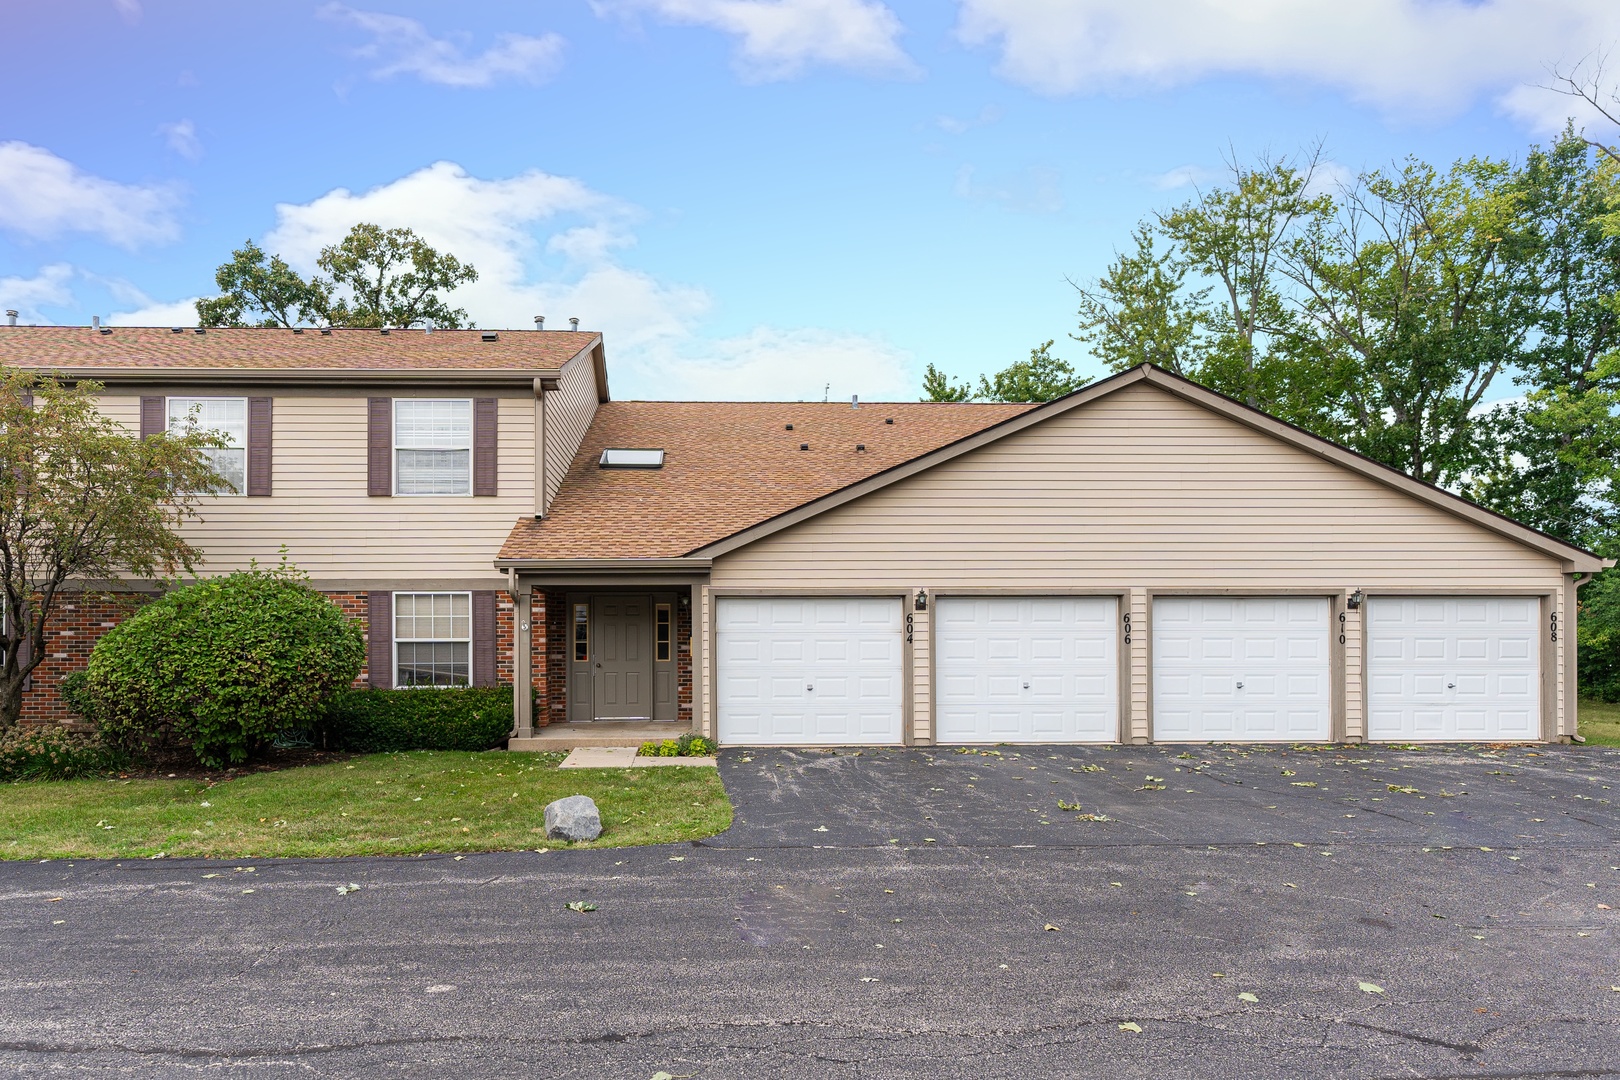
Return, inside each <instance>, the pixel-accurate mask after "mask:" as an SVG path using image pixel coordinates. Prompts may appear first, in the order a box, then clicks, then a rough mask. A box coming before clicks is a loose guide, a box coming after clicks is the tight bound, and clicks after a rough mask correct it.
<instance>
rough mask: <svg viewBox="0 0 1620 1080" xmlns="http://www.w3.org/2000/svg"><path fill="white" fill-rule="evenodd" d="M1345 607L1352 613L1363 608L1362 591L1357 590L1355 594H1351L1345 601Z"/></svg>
mask: <svg viewBox="0 0 1620 1080" xmlns="http://www.w3.org/2000/svg"><path fill="white" fill-rule="evenodd" d="M1344 606H1345V607H1347V608H1349V609H1350V610H1351V611H1354V610H1355V609H1356V608H1358V607H1360V606H1361V590H1360V589H1357V590H1356V591H1355V592H1353V593H1351V594H1350V595H1349V596H1348V597H1346V598H1345V601H1344Z"/></svg>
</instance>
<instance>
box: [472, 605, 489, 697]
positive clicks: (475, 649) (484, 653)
mask: <svg viewBox="0 0 1620 1080" xmlns="http://www.w3.org/2000/svg"><path fill="white" fill-rule="evenodd" d="M472 634H473V639H472V684H473V685H474V686H494V685H495V594H494V593H493V592H475V593H473V594H472Z"/></svg>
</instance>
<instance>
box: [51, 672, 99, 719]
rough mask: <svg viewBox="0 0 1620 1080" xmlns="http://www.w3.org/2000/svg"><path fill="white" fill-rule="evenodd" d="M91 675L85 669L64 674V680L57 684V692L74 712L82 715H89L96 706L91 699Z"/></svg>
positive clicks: (63, 702) (64, 703)
mask: <svg viewBox="0 0 1620 1080" xmlns="http://www.w3.org/2000/svg"><path fill="white" fill-rule="evenodd" d="M89 687H90V675H89V673H88V672H84V671H74V672H71V673H69V674H68V675H65V676H63V678H62V681H61V682H59V683H57V684H56V693H57V696H59V697H60V698H61V699H62V704H63V705H66V706H67V707H68V709H69V710H71V711H72V712H76V713H78V714H79V715H80V716H88V715H89V714H90V711H91V710H92V709H94V708H95V705H94V703H92V702H91V700H90V692H89Z"/></svg>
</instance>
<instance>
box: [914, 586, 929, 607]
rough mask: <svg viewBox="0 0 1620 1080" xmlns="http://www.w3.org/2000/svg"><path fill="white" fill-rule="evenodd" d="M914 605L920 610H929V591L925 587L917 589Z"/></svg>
mask: <svg viewBox="0 0 1620 1080" xmlns="http://www.w3.org/2000/svg"><path fill="white" fill-rule="evenodd" d="M914 606H915V607H916V609H917V610H918V611H927V610H928V593H927V591H926V590H924V589H918V590H917V599H916V601H915V604H914Z"/></svg>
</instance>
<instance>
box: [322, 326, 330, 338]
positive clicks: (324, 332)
mask: <svg viewBox="0 0 1620 1080" xmlns="http://www.w3.org/2000/svg"><path fill="white" fill-rule="evenodd" d="M321 336H322V337H331V336H332V328H331V327H330V326H323V327H321Z"/></svg>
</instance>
